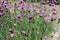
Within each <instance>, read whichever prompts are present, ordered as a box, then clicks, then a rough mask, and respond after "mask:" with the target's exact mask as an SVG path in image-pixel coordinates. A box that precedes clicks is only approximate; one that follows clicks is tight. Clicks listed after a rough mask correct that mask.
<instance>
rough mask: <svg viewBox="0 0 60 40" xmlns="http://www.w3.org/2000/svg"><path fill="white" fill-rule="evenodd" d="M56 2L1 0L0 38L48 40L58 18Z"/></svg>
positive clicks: (1, 39)
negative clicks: (47, 5)
mask: <svg viewBox="0 0 60 40" xmlns="http://www.w3.org/2000/svg"><path fill="white" fill-rule="evenodd" d="M46 4H49V6H50V7H51V8H50V9H49V8H47V7H46ZM55 4H56V2H55V1H52V2H49V0H47V1H46V2H43V3H40V2H39V3H38V2H36V3H31V2H30V1H29V0H28V1H26V2H24V0H18V1H12V0H11V1H10V0H0V40H47V36H49V34H50V33H51V32H52V31H53V24H52V22H53V21H54V20H56V8H55Z"/></svg>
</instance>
